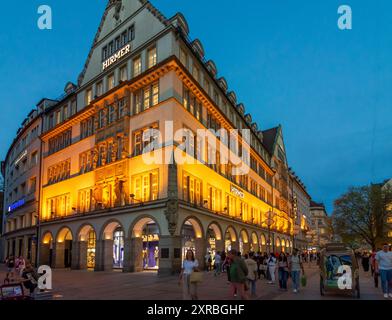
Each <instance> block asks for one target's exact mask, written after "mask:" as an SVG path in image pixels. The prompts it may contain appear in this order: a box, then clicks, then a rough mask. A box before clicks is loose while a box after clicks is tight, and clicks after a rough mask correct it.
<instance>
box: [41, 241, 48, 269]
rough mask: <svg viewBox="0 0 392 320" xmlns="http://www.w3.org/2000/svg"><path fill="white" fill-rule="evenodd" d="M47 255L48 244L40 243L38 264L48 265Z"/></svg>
mask: <svg viewBox="0 0 392 320" xmlns="http://www.w3.org/2000/svg"><path fill="white" fill-rule="evenodd" d="M49 255H50V244H49V243H46V244H45V243H41V245H40V249H39V264H40V265H47V266H48V265H49Z"/></svg>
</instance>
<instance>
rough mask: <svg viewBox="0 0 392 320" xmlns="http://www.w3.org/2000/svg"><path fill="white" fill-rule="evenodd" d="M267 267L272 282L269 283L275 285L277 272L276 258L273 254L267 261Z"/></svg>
mask: <svg viewBox="0 0 392 320" xmlns="http://www.w3.org/2000/svg"><path fill="white" fill-rule="evenodd" d="M267 266H268V273H269V276H270V281H269V282H268V283H269V284H274V283H275V271H276V258H275V255H274V254H273V253H270V256H269V258H268V261H267Z"/></svg>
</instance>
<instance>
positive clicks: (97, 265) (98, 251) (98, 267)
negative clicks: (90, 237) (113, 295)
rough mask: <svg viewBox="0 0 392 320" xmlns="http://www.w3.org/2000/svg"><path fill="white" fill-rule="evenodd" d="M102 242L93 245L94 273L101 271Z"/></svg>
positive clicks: (98, 241)
mask: <svg viewBox="0 0 392 320" xmlns="http://www.w3.org/2000/svg"><path fill="white" fill-rule="evenodd" d="M103 257H104V240H97V241H96V244H95V267H94V271H103V270H104V268H103Z"/></svg>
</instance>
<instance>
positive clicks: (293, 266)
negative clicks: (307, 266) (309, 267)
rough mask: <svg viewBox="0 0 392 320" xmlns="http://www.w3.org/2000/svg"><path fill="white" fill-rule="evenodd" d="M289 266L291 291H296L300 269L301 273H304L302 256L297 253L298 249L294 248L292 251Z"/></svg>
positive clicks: (297, 289)
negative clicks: (291, 281)
mask: <svg viewBox="0 0 392 320" xmlns="http://www.w3.org/2000/svg"><path fill="white" fill-rule="evenodd" d="M289 267H290V268H289V269H290V272H291V278H292V280H293V292H294V293H297V292H298V291H299V281H300V276H301V271H302V275H305V270H304V265H303V262H302V257H301V255H300V254H299V251H298V249H294V253H293V255H292V256H291V259H290V263H289Z"/></svg>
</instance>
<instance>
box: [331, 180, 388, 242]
mask: <svg viewBox="0 0 392 320" xmlns="http://www.w3.org/2000/svg"><path fill="white" fill-rule="evenodd" d="M391 204H392V189H391V187H389V186H387V187H385V186H384V187H383V186H382V185H381V184H372V185H369V186H363V187H352V188H350V189H349V190H348V191H347V193H345V194H344V195H342V196H341V197H340V198H339V199H337V200H335V203H334V212H333V214H332V221H333V222H332V224H333V228H334V230H335V232H336V233H337V234H339V235H340V236H341V237H342V239H343V241H344V242H346V243H347V244H349V245H351V246H352V247H354V248H355V247H360V246H361V245H362V244H364V243H365V244H368V245H369V246H371V247H372V248H373V249H375V248H376V247H377V245H379V244H380V243H381V242H383V241H385V240H386V239H387V235H388V231H389V230H390V227H389V226H388V224H387V223H386V222H387V218H388V215H390V214H391V209H392V208H391Z"/></svg>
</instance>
